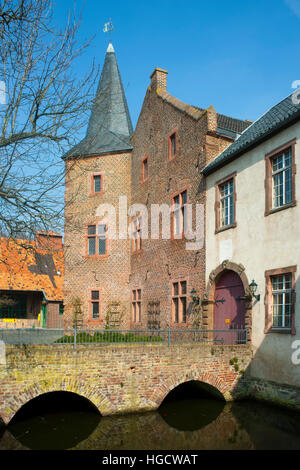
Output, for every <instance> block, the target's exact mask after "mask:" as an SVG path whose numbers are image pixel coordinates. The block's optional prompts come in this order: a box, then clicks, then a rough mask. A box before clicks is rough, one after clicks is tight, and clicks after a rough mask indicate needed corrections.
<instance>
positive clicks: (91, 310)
mask: <svg viewBox="0 0 300 470" xmlns="http://www.w3.org/2000/svg"><path fill="white" fill-rule="evenodd" d="M93 292H98V294H99V298H98V299H93V294H92V293H93ZM101 301H102V293H101V290H100V289H99V287H95V288H94V289H89V321H90V322H101V321H102V320H101V312H102V303H101ZM94 303H97V304H98V307H99V313H98V315H99V316H98V317H93V304H94Z"/></svg>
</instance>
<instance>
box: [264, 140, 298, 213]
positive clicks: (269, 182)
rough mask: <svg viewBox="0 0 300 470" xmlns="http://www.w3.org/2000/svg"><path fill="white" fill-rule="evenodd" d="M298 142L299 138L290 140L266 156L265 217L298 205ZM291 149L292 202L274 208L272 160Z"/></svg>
mask: <svg viewBox="0 0 300 470" xmlns="http://www.w3.org/2000/svg"><path fill="white" fill-rule="evenodd" d="M296 142H297V138H294V139H292V140H289V141H288V142H286V143H285V144H283V145H281V146H280V147H277V148H276V149H274V150H272V151H271V152H268V153H267V154H266V155H265V167H266V169H265V216H266V217H267V216H268V215H270V214H274V213H275V212H279V211H282V210H284V209H289V208H290V207H294V206H296V204H297V201H296V181H295V179H296V178H295V177H296V163H295V145H296ZM288 148H291V155H292V165H291V167H292V201H291V202H289V203H288V204H284V205H282V206H280V207H273V197H272V193H273V179H272V163H271V162H272V159H273V158H275V157H278V156H280V154H282V153H283V152H285V151H286V150H288Z"/></svg>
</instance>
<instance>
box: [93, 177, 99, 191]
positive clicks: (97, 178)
mask: <svg viewBox="0 0 300 470" xmlns="http://www.w3.org/2000/svg"><path fill="white" fill-rule="evenodd" d="M94 192H95V193H100V192H101V175H95V176H94Z"/></svg>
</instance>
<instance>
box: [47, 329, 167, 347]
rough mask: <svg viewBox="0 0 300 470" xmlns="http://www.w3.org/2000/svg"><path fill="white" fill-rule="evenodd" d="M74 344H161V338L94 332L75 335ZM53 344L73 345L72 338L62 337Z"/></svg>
mask: <svg viewBox="0 0 300 470" xmlns="http://www.w3.org/2000/svg"><path fill="white" fill-rule="evenodd" d="M76 342H77V343H78V344H80V343H84V344H86V343H157V342H163V338H161V337H159V336H141V335H137V334H135V333H125V334H122V333H119V332H115V333H114V332H107V333H105V332H104V333H102V332H96V333H95V334H89V333H85V332H81V333H78V334H77V335H76ZM55 343H71V344H73V343H74V336H73V335H72V336H68V335H66V336H63V337H62V338H59V339H58V340H56V341H55Z"/></svg>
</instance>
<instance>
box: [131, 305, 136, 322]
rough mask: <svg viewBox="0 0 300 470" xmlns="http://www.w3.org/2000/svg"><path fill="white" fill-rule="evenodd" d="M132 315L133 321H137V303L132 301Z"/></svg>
mask: <svg viewBox="0 0 300 470" xmlns="http://www.w3.org/2000/svg"><path fill="white" fill-rule="evenodd" d="M132 316H133V322H134V323H136V303H135V302H133V303H132Z"/></svg>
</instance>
